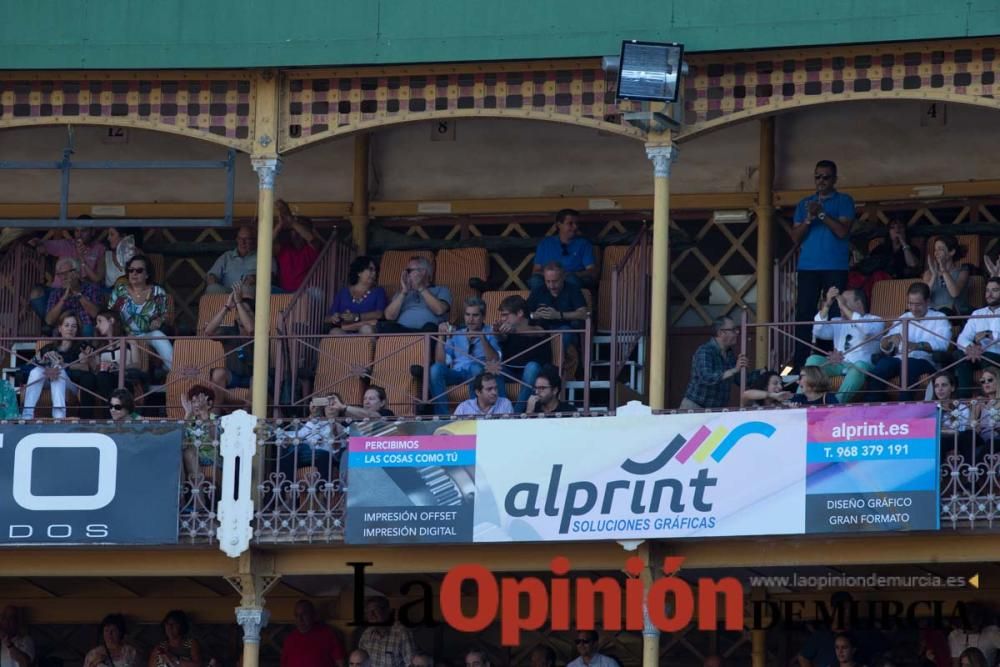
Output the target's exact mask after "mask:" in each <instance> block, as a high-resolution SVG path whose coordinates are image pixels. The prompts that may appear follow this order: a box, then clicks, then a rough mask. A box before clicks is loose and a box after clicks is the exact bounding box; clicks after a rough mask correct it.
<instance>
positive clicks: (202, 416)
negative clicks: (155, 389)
mask: <svg viewBox="0 0 1000 667" xmlns="http://www.w3.org/2000/svg"><path fill="white" fill-rule="evenodd" d="M181 405H182V406H183V407H184V421H186V422H187V424H186V426H185V427H184V446H183V447H182V448H181V457H182V458H183V459H184V470H185V472H186V473H187V476H188V480H189V481H193V480H195V479H196V478H197V477H198V475H199V473H200V474H202V475H204V476H205V478H206V479H209V480H214V479H215V464H216V462H217V460H218V458H219V456H218V454H219V450H218V437H219V434H218V430H217V428H216V422H215V420H216V418H217V417H218V414H217V413H216V410H215V390H214V389H212V388H211V387H206V386H205V385H203V384H196V385H194V386H192V387H191V388H190V389H188V390H187V391H186V392H185V393H183V394H181Z"/></svg>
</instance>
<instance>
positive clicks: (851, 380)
mask: <svg viewBox="0 0 1000 667" xmlns="http://www.w3.org/2000/svg"><path fill="white" fill-rule="evenodd" d="M834 302H836V303H837V304H838V305H839V306H840V315H841V316H840V317H834V318H831V317H830V306H832V305H833V303H834ZM813 319H814V320H815V322H816V324H814V325H813V336H815V337H816V338H832V339H833V351H832V352H830V353H829V354H828V355H826V356H825V357H824V356H823V355H821V354H814V355H812V356H811V357H809V358H808V359H806V363H805V365H806V366H819V367H820V368H822V369H823V372H824V373H825V374H826V375H827V376H828V377H833V376H836V375H841V376H844V382H843V383H842V384H841V385H840V391H838V392H837V402H838V403H841V404H843V403H848V402H850V400H851V399H852V398H853V397H854V394H855V393H857V391H858V390H860V389H861V388H862V387H863V386H864V385H865V373H866V372H867V373H871V372H872V369H873V368H874V366H872V364H871V360H872V355H873V354H875V353H876V352H877V351H878V344H879V335H880V334H881V333H882V331H883V330H884V329H885V325H883V324H882V322H879V321H878V319H879V318H878V317H877V316H875V315H871V314H870V313H869V312H868V298H867V297H866V296H865V293H864V290H860V289H849V290H844V292H843V293H842V292H841V291H840V290H839V289H837V288H836V287H831V288H830V289H829V290H827V292H826V299H824V300H823V307H822V308H820V311H819V312H818V313H816V317H814V318H813ZM841 322H842V323H843V324H839V323H841ZM835 323H837V324H835Z"/></svg>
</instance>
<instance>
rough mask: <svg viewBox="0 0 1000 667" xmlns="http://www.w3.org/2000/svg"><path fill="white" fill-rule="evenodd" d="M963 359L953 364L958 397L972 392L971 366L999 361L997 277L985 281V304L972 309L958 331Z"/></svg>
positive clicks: (999, 288)
mask: <svg viewBox="0 0 1000 667" xmlns="http://www.w3.org/2000/svg"><path fill="white" fill-rule="evenodd" d="M957 342H958V347H959V349H960V350H963V351H964V352H965V359H964V360H963V361H962V362H961V363H960V364H959V365H958V366H956V367H955V373H956V375H958V386H959V387H960V393H961V395H962V396H969V395H970V394H971V392H972V373H973V369H976V368H983V367H984V366H992V365H993V364H1000V277H998V276H991V277H990V279H989V280H987V281H986V306H985V307H984V308H979V309H978V310H975V311H973V313H972V317H970V318H969V319H968V320H966V322H965V326H964V327H962V332H961V333H960V334H958V341H957Z"/></svg>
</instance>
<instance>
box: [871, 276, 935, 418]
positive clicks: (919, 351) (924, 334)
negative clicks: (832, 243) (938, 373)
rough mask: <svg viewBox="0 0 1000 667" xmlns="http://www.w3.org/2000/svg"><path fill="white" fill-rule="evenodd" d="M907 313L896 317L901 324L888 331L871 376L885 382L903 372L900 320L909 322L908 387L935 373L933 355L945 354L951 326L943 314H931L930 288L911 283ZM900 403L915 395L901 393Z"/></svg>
mask: <svg viewBox="0 0 1000 667" xmlns="http://www.w3.org/2000/svg"><path fill="white" fill-rule="evenodd" d="M906 300H907V303H908V304H909V310H908V311H906V312H905V313H903V314H902V315H900V316H899V319H900V321H899V322H896V324H895V325H894V326H893V327H892V328H891V329H889V331H888V333H886V335H885V336H884V337H883V338H882V340H881V342H880V343H879V348H880V350H881V351H882V353H883V354H884V355H886V356H884V357H882V358H881V359H880V360H879V362H878V363H877V364H875V369H874V371H873V373H874V375H875V376H876V377H878V378H880V379H881V380H883V381H885V382H888V381H889V380H890V379H892V378H894V377H897V376H899V374H900V370H902V368H903V344H902V343H903V340H902V332H903V329H902V320H909V323H908V324H909V326H908V327H907V340H908V358H907V360H906V365H907V375H908V376H909V377H908V382H909V384H911V385H913V384H916V381H917V378H919V377H920V376H921V375H925V374H930V373H933V372H934V371H935V370H937V364H936V363H935V361H934V358H933V353H934V352H944V351H946V350H947V349H948V343H949V341H950V340H951V325H950V324H949V323H948V320H946V319H928V318H943V317H944V315H943V313H941V312H939V311H936V310H931V309H930V307H929V303H930V288H928V287H927V285H926V284H924V283H913V284H912V285H910V288H909V289H908V290H907V292H906ZM899 398H900V400H902V401H912V400H915V399H916V398H917V392H915V391H912V390H909V389H906V388H905V387H904V388H903V389H901V390H900V392H899Z"/></svg>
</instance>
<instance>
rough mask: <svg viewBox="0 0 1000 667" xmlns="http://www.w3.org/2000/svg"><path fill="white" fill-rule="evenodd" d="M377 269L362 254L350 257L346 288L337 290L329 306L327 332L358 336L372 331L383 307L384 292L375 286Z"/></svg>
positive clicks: (369, 258) (380, 316)
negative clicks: (329, 326)
mask: <svg viewBox="0 0 1000 667" xmlns="http://www.w3.org/2000/svg"><path fill="white" fill-rule="evenodd" d="M377 280H378V266H376V264H375V260H373V259H372V258H371V257H367V256H365V255H360V256H358V257H355V258H354V261H353V262H351V266H350V268H349V269H348V270H347V283H348V286H347V287H342V288H340V291H339V292H337V295H336V296H335V297H334V299H333V303H332V304H331V305H330V313H329V315H328V316H327V318H326V322H327V324H331V325H333V329H332V330H331V331H330V333H334V334H338V333H362V334H370V333H372V332H374V331H375V323H376V322H378V321H379V320H380V319H382V315H383V311H385V306H386V302H387V299H386V295H385V290H384V289H382V288H381V287H379V286H377V285H376V281H377Z"/></svg>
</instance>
